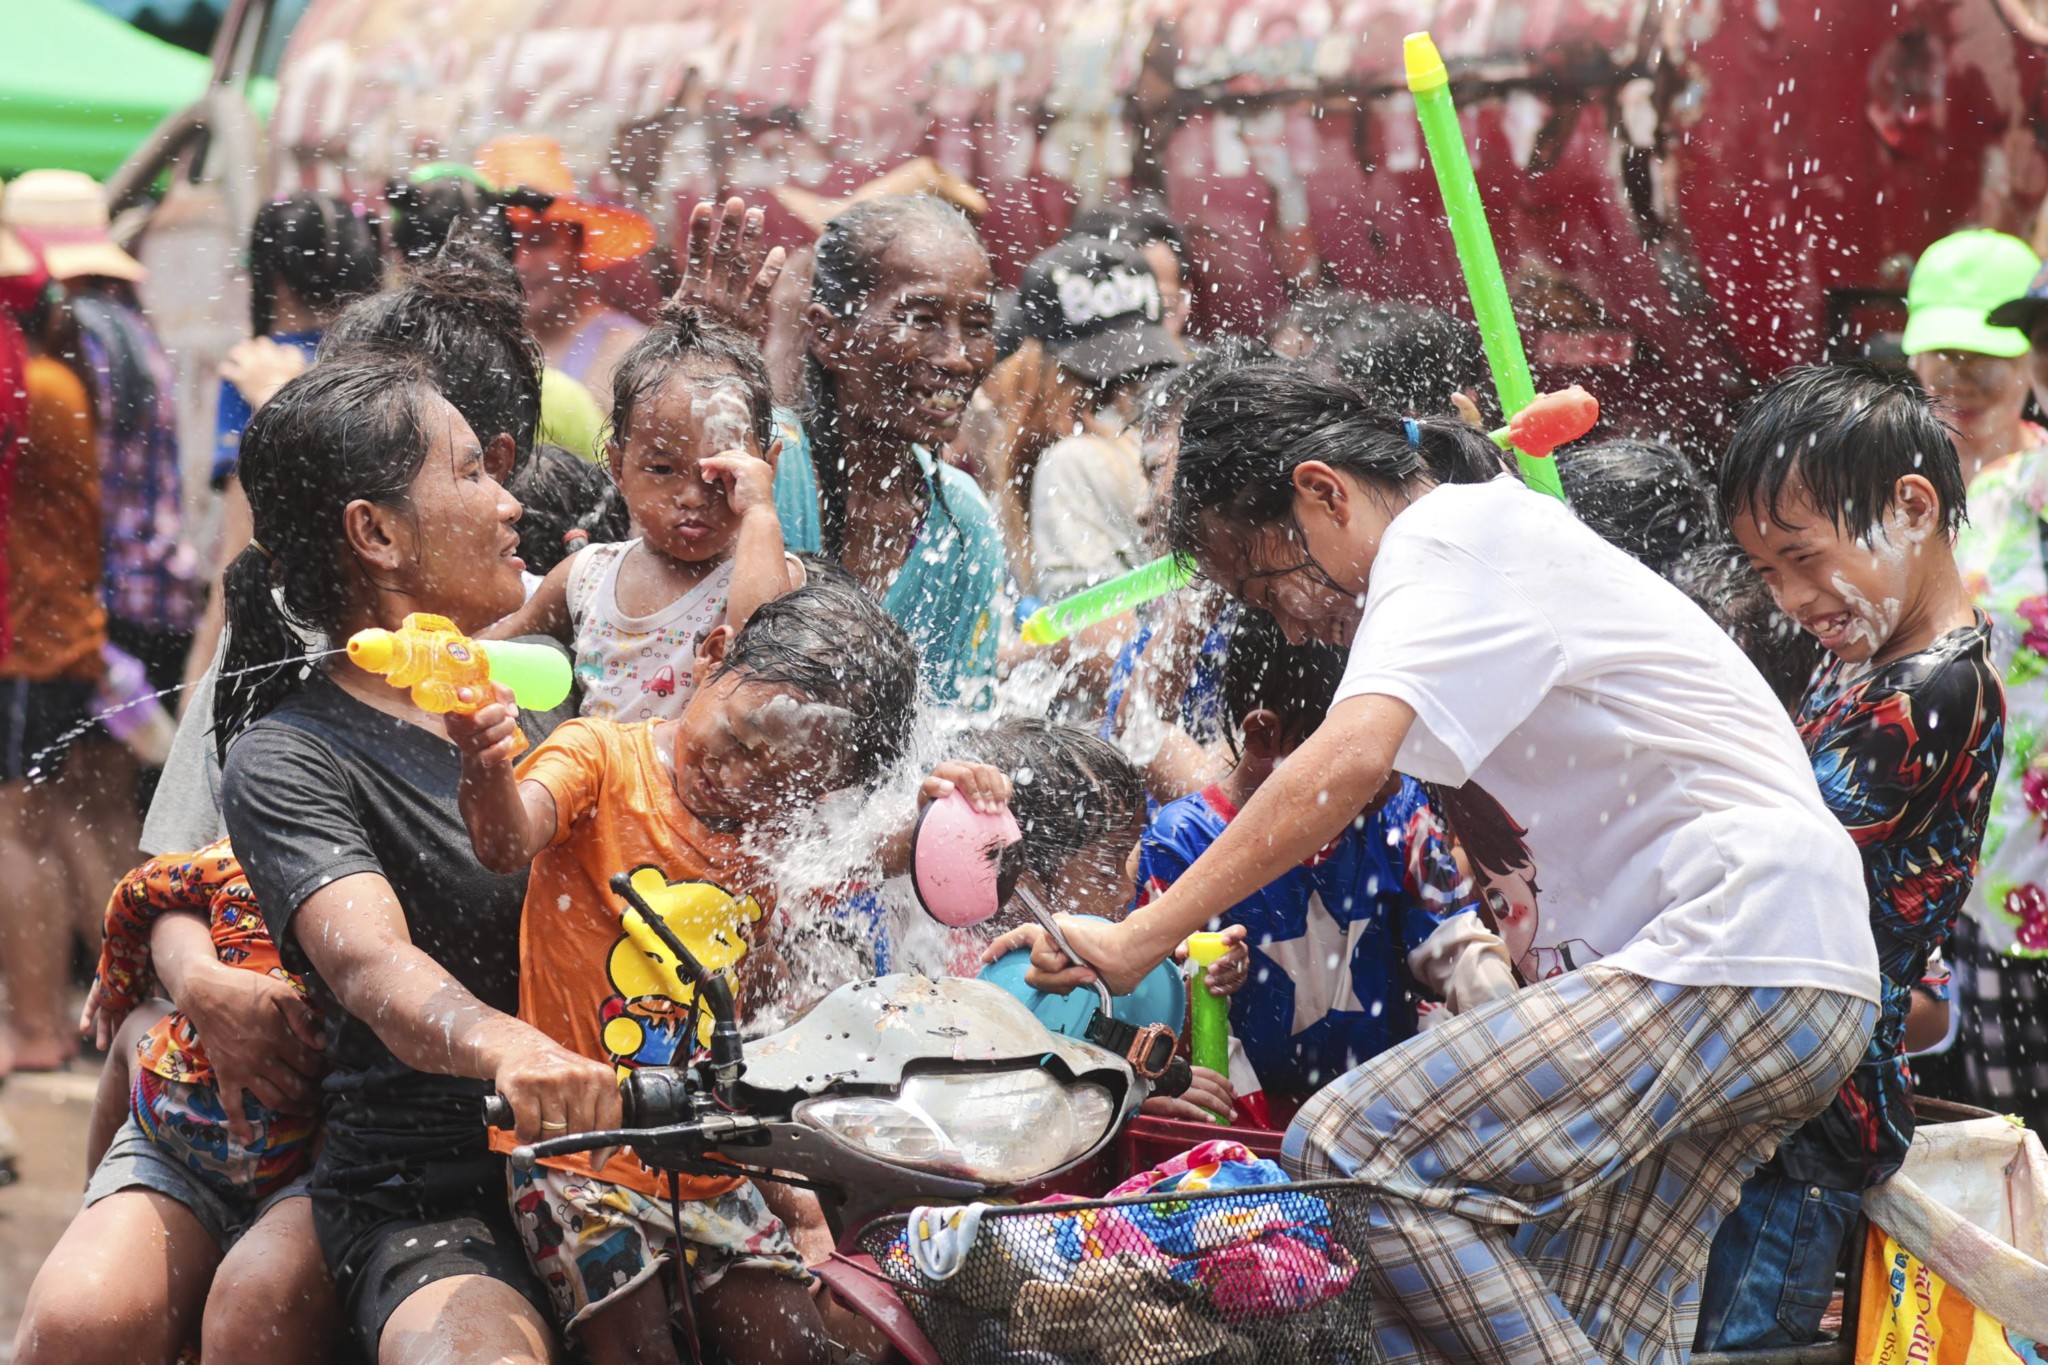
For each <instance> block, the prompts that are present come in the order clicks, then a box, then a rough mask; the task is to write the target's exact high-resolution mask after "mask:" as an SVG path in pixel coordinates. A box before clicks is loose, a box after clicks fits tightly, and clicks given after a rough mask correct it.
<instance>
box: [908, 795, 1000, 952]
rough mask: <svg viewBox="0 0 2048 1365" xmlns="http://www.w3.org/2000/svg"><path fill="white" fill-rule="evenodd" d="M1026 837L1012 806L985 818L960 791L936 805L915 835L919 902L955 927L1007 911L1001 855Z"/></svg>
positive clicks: (913, 873)
mask: <svg viewBox="0 0 2048 1365" xmlns="http://www.w3.org/2000/svg"><path fill="white" fill-rule="evenodd" d="M1023 837H1024V832H1023V831H1022V830H1020V829H1018V828H1017V817H1016V816H1014V815H1012V814H1010V808H1009V807H1008V806H1005V807H1003V809H1002V810H1000V811H998V812H997V813H996V814H994V815H983V814H982V813H981V812H979V811H977V810H976V809H975V808H974V807H973V806H971V805H969V804H968V801H967V798H966V797H964V796H962V795H961V794H960V793H959V792H957V791H956V792H954V793H952V794H951V795H949V796H944V797H941V798H940V799H939V800H937V801H933V802H931V803H930V804H929V805H927V806H926V807H925V808H924V810H922V811H921V812H919V814H918V817H917V828H916V829H915V830H914V831H912V833H911V847H910V885H911V888H912V889H913V890H915V891H916V892H917V903H918V904H919V905H922V906H923V907H924V912H925V913H926V914H927V915H930V916H931V917H932V918H933V919H935V920H937V921H938V922H939V923H941V924H944V925H948V926H950V927H952V928H955V929H965V928H967V927H968V926H969V925H974V924H980V923H981V922H982V921H984V920H986V919H989V918H990V917H991V916H993V915H994V914H995V913H996V911H997V910H999V909H1001V908H1002V903H1003V895H1002V888H1001V886H1000V881H1001V871H1002V869H1001V867H1000V865H999V863H1000V860H1001V857H1002V852H1003V850H1004V849H1006V848H1008V847H1009V846H1010V845H1011V844H1014V843H1016V842H1017V841H1018V840H1019V839H1022V838H1023Z"/></svg>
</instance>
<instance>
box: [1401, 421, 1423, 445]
mask: <svg viewBox="0 0 2048 1365" xmlns="http://www.w3.org/2000/svg"><path fill="white" fill-rule="evenodd" d="M1401 430H1403V431H1405V432H1407V433H1408V448H1409V449H1410V450H1420V449H1421V448H1422V423H1420V422H1418V421H1416V420H1415V419H1414V418H1413V417H1403V418H1402V419H1401Z"/></svg>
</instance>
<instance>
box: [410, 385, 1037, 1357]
mask: <svg viewBox="0 0 2048 1365" xmlns="http://www.w3.org/2000/svg"><path fill="white" fill-rule="evenodd" d="M627 373H629V374H630V367H629V369H628V371H627ZM621 387H622V389H626V390H628V391H630V386H628V385H625V384H622V385H621ZM694 669H695V673H696V678H695V682H696V687H695V688H694V689H693V690H692V692H691V694H690V700H689V703H688V705H686V706H684V707H683V708H682V710H681V711H680V713H679V714H677V715H675V716H673V717H672V718H667V719H661V720H652V721H641V722H636V723H633V724H622V723H619V722H616V721H610V720H603V719H590V718H586V719H581V720H572V721H569V722H567V723H566V724H564V725H562V726H561V727H560V728H559V729H557V730H556V731H555V733H554V734H553V735H552V736H551V737H550V738H549V739H548V740H547V742H545V743H544V744H542V745H541V746H540V747H539V748H537V749H535V750H534V751H533V753H532V754H531V755H529V756H527V757H526V758H525V759H524V761H523V762H522V763H520V765H519V766H518V768H517V771H516V772H515V770H514V768H513V765H512V754H511V753H510V752H509V750H510V747H511V746H512V744H513V737H514V735H515V733H516V729H517V727H516V722H515V717H514V714H513V710H512V708H511V706H510V705H509V702H510V694H509V692H507V691H505V690H504V689H502V688H501V689H499V690H498V692H497V702H496V703H495V704H492V705H488V706H485V707H484V708H483V709H482V710H480V711H478V712H477V713H476V714H475V715H474V716H470V717H461V716H451V717H450V719H449V726H448V730H449V736H450V738H451V739H453V740H454V742H455V743H456V745H457V747H458V748H460V749H461V750H462V753H463V780H462V798H461V800H462V810H463V816H464V818H465V820H466V821H467V822H468V825H469V829H470V833H471V836H472V838H473V839H474V841H475V845H476V852H477V856H478V858H479V859H481V860H482V861H483V863H484V864H485V865H486V866H488V867H491V868H494V869H497V870H501V871H513V870H518V869H523V868H525V867H526V866H527V865H528V863H529V862H530V863H531V864H532V881H531V884H530V887H529V890H528V892H527V897H526V909H525V916H524V920H523V922H522V925H521V929H520V954H519V961H520V971H519V995H520V999H519V1015H520V1018H521V1019H523V1020H525V1021H526V1022H528V1023H530V1024H533V1025H534V1026H535V1027H537V1028H540V1029H542V1030H544V1031H546V1032H547V1033H548V1035H549V1036H550V1037H553V1038H555V1039H556V1040H557V1041H559V1042H561V1043H562V1044H563V1045H565V1046H567V1047H571V1048H574V1049H575V1050H577V1051H578V1052H581V1053H582V1054H583V1055H585V1056H588V1057H593V1058H599V1059H603V1060H605V1061H609V1062H611V1063H612V1064H613V1065H615V1066H616V1067H617V1068H618V1069H619V1071H620V1073H621V1074H622V1075H623V1074H624V1073H625V1072H627V1071H630V1070H632V1069H634V1068H636V1067H642V1066H666V1065H672V1064H675V1063H677V1062H678V1061H681V1060H684V1059H686V1058H687V1057H688V1056H689V1055H690V1053H691V1051H692V1050H693V1040H691V1039H687V1038H683V1037H681V1036H680V1034H681V1031H682V1029H683V1026H684V1025H683V1020H684V1018H685V1016H686V1014H687V1006H686V1005H685V1004H684V1003H683V1001H682V999H679V996H680V995H681V992H679V991H678V989H677V985H676V983H675V982H674V981H673V980H668V981H664V979H663V977H662V974H661V972H660V970H659V964H654V965H650V961H649V959H648V956H647V955H646V954H645V953H643V952H642V951H640V950H639V948H638V947H637V946H636V945H635V941H634V938H633V936H632V934H631V933H630V932H628V931H629V929H631V928H632V927H635V926H637V916H633V915H625V914H623V913H622V912H623V907H622V906H621V904H620V902H619V901H618V900H617V898H616V897H615V896H614V895H613V893H612V891H611V889H610V878H611V877H612V876H613V875H614V874H615V873H618V872H629V873H633V874H634V875H635V880H636V884H637V885H640V886H641V887H642V888H643V892H644V894H645V896H646V899H647V900H648V901H649V903H650V904H651V905H652V906H653V907H654V908H655V909H656V912H657V913H659V914H661V915H662V917H663V918H664V919H665V920H666V921H667V922H668V923H669V924H670V926H671V927H672V928H674V929H675V930H676V932H677V933H678V934H679V935H681V936H682V937H684V938H685V940H688V941H693V942H694V943H695V944H697V945H698V947H699V952H700V956H701V957H703V958H704V959H706V961H707V965H710V964H718V965H726V964H731V963H734V962H736V961H738V962H740V963H741V964H742V966H743V967H744V968H745V969H746V971H747V972H749V973H751V972H752V970H753V969H754V968H755V966H756V965H757V961H758V954H756V955H753V956H745V955H746V954H747V952H748V948H747V943H748V939H749V937H750V935H751V933H752V932H753V930H752V926H753V925H754V924H756V923H757V922H758V921H760V920H761V919H762V917H763V916H764V915H765V914H767V913H768V911H769V910H770V909H771V908H772V907H771V903H770V899H769V894H770V893H769V890H768V885H767V881H766V879H765V877H763V876H762V875H761V874H760V870H759V869H758V868H757V867H755V866H754V865H752V863H751V862H750V860H749V859H748V858H747V857H746V855H745V854H744V853H743V851H742V844H741V840H742V837H743V836H744V834H745V833H746V832H747V831H748V830H749V829H751V828H754V827H758V826H762V825H766V824H769V823H770V822H773V821H775V820H777V819H780V818H784V817H786V816H787V815H788V814H790V813H791V812H793V811H796V810H801V809H803V808H805V807H807V806H809V805H810V804H811V803H812V802H814V801H815V800H816V799H817V798H818V797H819V796H821V795H823V794H825V793H827V792H830V791H835V790H839V789H841V788H844V787H848V786H854V785H863V784H867V783H869V782H872V781H873V780H874V779H875V778H876V777H878V776H879V775H880V774H881V773H883V772H884V771H885V770H886V769H887V768H888V767H889V766H890V765H891V764H892V763H894V762H895V761H896V760H897V758H898V756H899V755H900V754H901V753H902V752H903V750H904V747H905V745H906V743H907V741H908V736H909V732H910V726H911V722H912V712H913V704H914V700H915V697H916V694H917V656H916V652H915V651H914V650H913V649H912V648H911V646H910V643H909V641H908V639H907V638H906V637H905V635H904V633H903V631H902V628H901V627H899V626H897V625H896V624H895V623H894V622H893V621H891V620H890V619H889V617H888V616H887V615H886V614H885V613H884V612H883V611H882V609H881V608H880V607H879V606H878V605H876V603H875V602H874V601H873V600H872V599H871V598H869V597H868V596H867V595H866V594H865V593H863V592H861V590H860V589H859V588H858V587H856V586H853V585H852V584H851V583H850V582H846V581H842V580H838V579H827V578H821V579H820V580H819V581H817V582H815V583H811V584H808V585H806V586H805V587H803V588H800V589H798V590H796V591H794V592H791V593H789V594H787V595H786V596H783V597H780V598H778V599H776V600H775V601H773V602H769V603H766V604H764V605H762V606H761V607H760V609H759V610H758V611H756V612H755V613H754V614H753V617H752V619H751V620H749V621H748V622H747V624H746V625H745V627H744V628H741V629H738V630H735V628H734V627H733V625H732V624H731V623H726V624H722V625H718V626H715V627H713V628H712V629H711V630H710V631H709V632H708V633H706V635H705V636H704V638H703V641H702V643H701V645H700V647H699V650H698V653H697V656H696V659H695V661H694ZM951 779H961V780H962V781H963V785H964V786H965V787H966V788H967V789H968V791H969V793H970V799H972V800H975V801H976V802H977V804H979V805H981V806H983V807H984V808H991V809H992V808H993V807H994V806H995V805H996V804H999V802H1000V799H1001V797H1002V796H1003V795H1005V794H1006V793H1005V792H1003V791H1002V790H1000V789H995V790H987V791H984V790H983V789H982V788H980V787H979V786H977V784H976V782H975V781H974V780H972V779H971V778H970V777H968V776H967V775H965V774H963V772H962V770H961V769H960V767H959V766H958V765H942V766H941V767H940V768H939V769H938V770H937V771H936V772H935V773H934V774H933V776H932V778H930V779H928V780H927V782H926V785H925V788H924V791H923V795H925V796H926V797H931V796H935V795H938V794H940V793H942V792H944V791H946V790H949V789H950V787H949V780H951ZM977 793H980V794H977ZM747 984H748V979H747V975H746V974H742V976H741V980H740V985H741V987H742V989H743V991H744V989H745V988H746V986H747ZM550 1117H552V1116H546V1115H543V1116H542V1122H541V1126H542V1127H543V1128H548V1127H550V1126H551V1125H550V1123H549V1122H548V1119H549V1118H550ZM553 1126H559V1125H553ZM493 1142H494V1144H495V1145H496V1146H497V1147H498V1149H499V1150H509V1149H510V1147H511V1146H512V1145H513V1144H512V1140H511V1135H510V1134H507V1133H494V1134H493ZM599 1155H600V1156H603V1158H604V1159H602V1160H597V1159H593V1158H591V1157H585V1156H567V1157H562V1158H558V1159H554V1160H550V1161H547V1162H545V1163H543V1164H542V1165H540V1166H538V1167H536V1168H534V1169H532V1170H524V1171H522V1170H515V1171H513V1172H512V1174H511V1200H512V1205H513V1211H514V1217H515V1219H516V1221H517V1222H518V1224H519V1226H520V1230H521V1232H522V1234H523V1236H524V1237H525V1239H526V1244H527V1251H528V1253H529V1255H530V1256H531V1258H532V1260H533V1263H534V1266H535V1269H536V1270H537V1272H538V1273H539V1275H540V1277H541V1279H542V1280H543V1282H544V1283H545V1284H546V1285H547V1287H548V1291H549V1293H550V1295H551V1296H552V1298H553V1300H554V1304H555V1307H556V1310H557V1312H558V1314H559V1316H560V1317H561V1319H562V1321H563V1323H564V1324H565V1326H567V1327H569V1328H571V1329H574V1330H575V1331H576V1332H577V1334H578V1336H579V1337H580V1339H581V1341H582V1344H583V1346H584V1348H585V1349H586V1350H588V1351H589V1352H590V1353H591V1355H592V1358H593V1359H603V1360H612V1359H626V1358H632V1359H641V1360H653V1361H674V1360H676V1359H677V1357H676V1356H675V1355H674V1353H673V1344H672V1343H671V1342H670V1341H669V1339H668V1337H667V1333H666V1332H665V1331H661V1330H659V1328H658V1326H656V1328H655V1329H654V1330H650V1324H655V1325H658V1324H661V1323H663V1322H665V1320H666V1316H667V1311H668V1304H667V1301H666V1298H665V1295H664V1289H663V1286H662V1284H661V1283H660V1280H659V1278H658V1276H657V1274H656V1271H657V1268H658V1267H659V1266H660V1265H661V1264H662V1263H663V1262H665V1261H667V1260H669V1259H670V1258H671V1257H672V1256H674V1255H675V1254H676V1253H677V1251H678V1243H683V1244H686V1245H687V1247H688V1257H689V1265H690V1273H691V1275H692V1278H693V1282H694V1284H695V1285H696V1287H697V1291H698V1294H697V1320H698V1323H699V1326H700V1329H701V1330H702V1334H703V1336H704V1338H705V1341H706V1344H707V1345H709V1346H710V1347H711V1348H712V1349H713V1350H714V1351H721V1352H723V1353H724V1354H726V1355H728V1356H736V1355H737V1354H738V1353H741V1352H743V1353H744V1355H745V1357H746V1358H747V1359H751V1360H760V1361H764V1362H766V1361H809V1360H822V1359H823V1358H824V1354H823V1353H824V1351H825V1350H826V1344H825V1341H824V1328H823V1325H822V1322H821V1321H820V1319H819V1317H818V1313H817V1310H816V1308H815V1307H814V1306H813V1304H812V1301H811V1298H810V1296H809V1295H808V1294H807V1293H806V1292H805V1282H806V1280H807V1274H808V1272H807V1271H806V1270H805V1268H804V1264H803V1261H802V1259H801V1257H800V1256H799V1255H798V1254H797V1251H796V1248H795V1246H794V1244H793V1243H792V1241H791V1239H790V1237H789V1234H788V1232H787V1230H786V1229H785V1228H784V1226H783V1224H782V1222H781V1221H780V1220H778V1219H777V1218H776V1217H775V1216H774V1215H773V1214H772V1213H771V1212H770V1211H769V1209H768V1206H767V1204H766V1203H765V1202H764V1200H763V1199H762V1196H761V1194H760V1193H759V1192H758V1191H757V1190H756V1189H755V1188H754V1186H753V1185H751V1184H749V1183H748V1182H746V1181H744V1180H739V1179H718V1178H707V1177H687V1176H685V1177H675V1178H673V1179H671V1178H670V1177H666V1176H658V1175H657V1174H656V1173H655V1172H653V1171H651V1170H649V1169H648V1168H647V1167H646V1166H644V1165H642V1164H641V1163H640V1161H639V1160H638V1159H637V1158H636V1157H634V1156H633V1155H631V1154H630V1153H624V1152H614V1153H611V1154H608V1155H605V1154H599ZM672 1185H673V1193H674V1196H675V1197H676V1198H677V1199H678V1200H679V1201H680V1203H679V1205H677V1207H678V1208H679V1217H672V1216H671V1213H670V1207H671V1206H670V1205H669V1204H668V1203H667V1202H665V1201H666V1200H667V1199H668V1198H669V1196H670V1193H671V1186H672ZM634 1351H639V1352H642V1353H643V1354H640V1355H632V1354H631V1353H632V1352H634Z"/></svg>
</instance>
